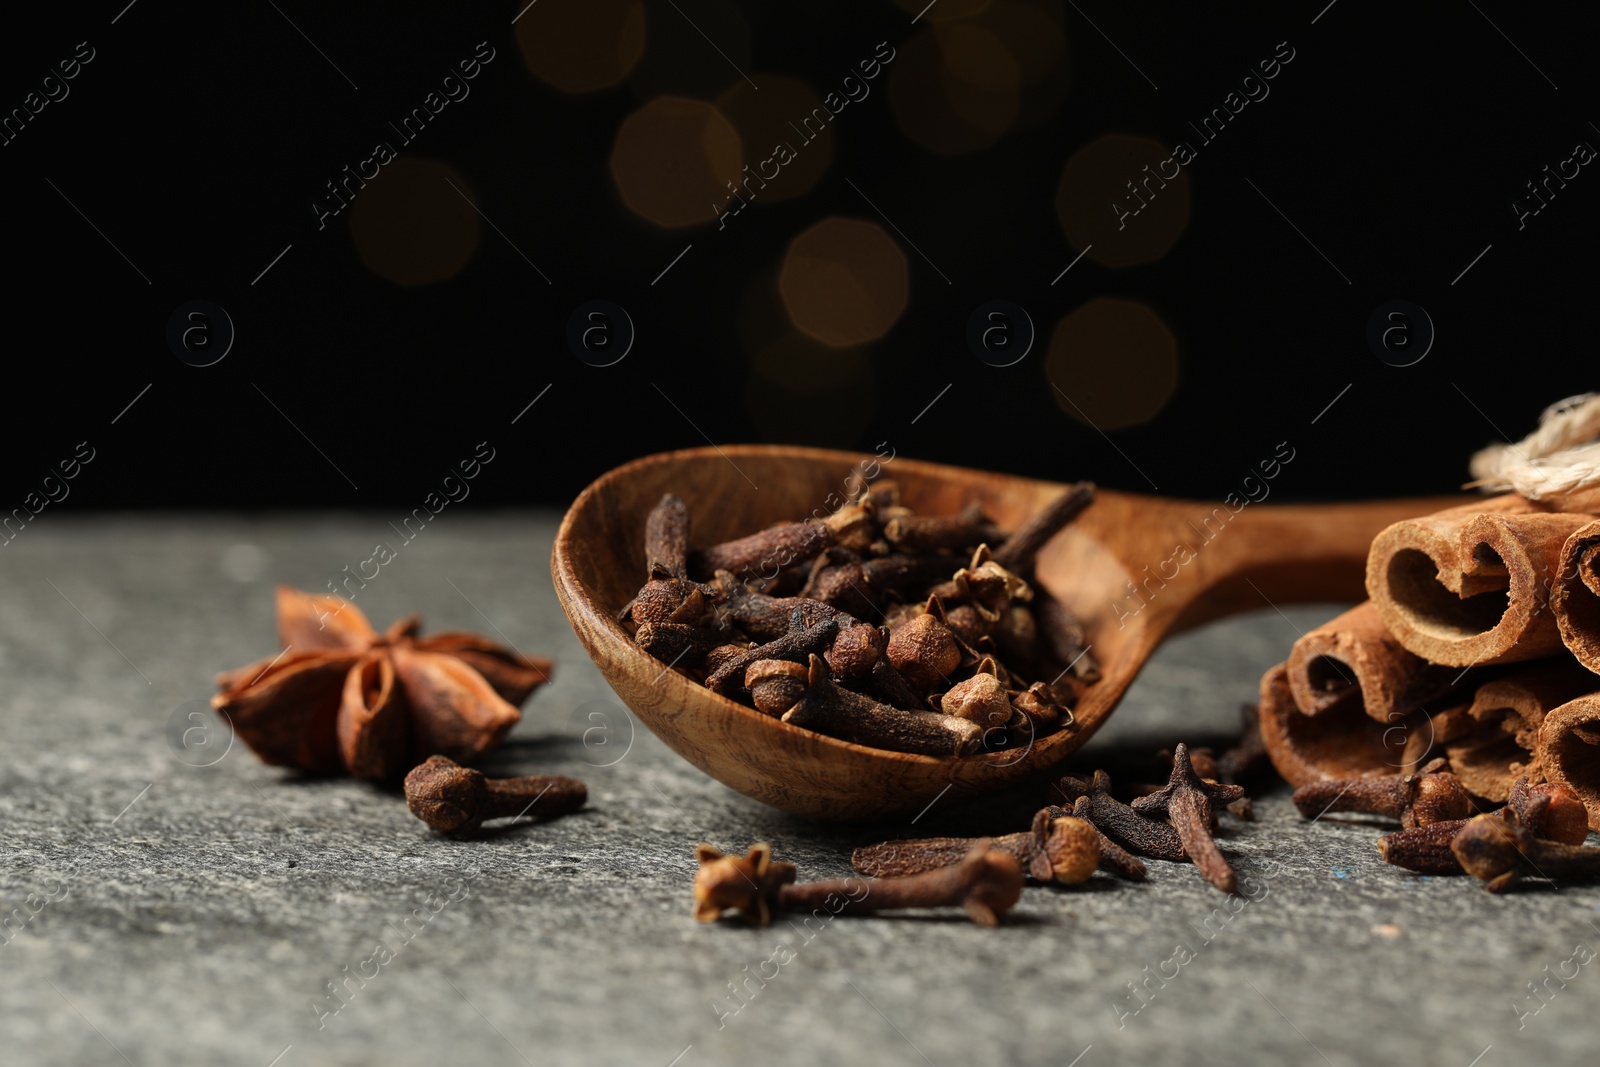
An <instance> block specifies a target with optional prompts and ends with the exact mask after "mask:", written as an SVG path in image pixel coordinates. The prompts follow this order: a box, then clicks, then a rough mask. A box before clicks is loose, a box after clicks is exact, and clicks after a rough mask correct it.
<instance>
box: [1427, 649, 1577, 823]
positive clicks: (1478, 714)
mask: <svg viewBox="0 0 1600 1067" xmlns="http://www.w3.org/2000/svg"><path fill="white" fill-rule="evenodd" d="M1595 690H1600V678H1597V677H1595V676H1594V675H1592V674H1590V673H1589V672H1588V671H1586V670H1584V669H1583V668H1582V667H1580V666H1579V665H1578V664H1576V663H1574V662H1572V661H1571V660H1570V659H1561V660H1556V661H1553V662H1550V663H1544V664H1540V665H1539V666H1537V667H1533V668H1531V669H1529V670H1525V671H1519V672H1518V673H1516V674H1514V675H1511V676H1509V677H1506V678H1500V679H1497V680H1495V681H1492V682H1487V683H1485V684H1483V685H1481V686H1479V687H1478V691H1477V694H1476V695H1475V696H1474V697H1473V700H1472V703H1471V704H1470V705H1469V706H1468V708H1467V715H1468V717H1469V718H1470V719H1471V722H1472V726H1473V729H1471V730H1470V731H1469V732H1467V733H1466V734H1465V735H1464V736H1460V737H1458V738H1454V739H1452V740H1449V741H1446V742H1445V743H1444V744H1443V745H1442V750H1443V754H1444V755H1445V756H1446V757H1447V758H1448V759H1449V760H1450V769H1451V771H1453V772H1454V773H1455V775H1456V777H1457V778H1458V779H1460V781H1461V784H1462V785H1463V786H1464V787H1465V788H1466V790H1467V792H1469V793H1471V794H1473V795H1474V796H1477V797H1481V798H1483V799H1484V800H1489V801H1494V802H1495V803H1500V804H1503V803H1505V802H1506V801H1507V800H1508V799H1509V798H1510V796H1511V785H1512V783H1513V782H1515V781H1516V780H1517V779H1518V778H1519V777H1522V776H1524V775H1526V776H1527V778H1528V781H1529V783H1530V784H1532V785H1538V784H1539V783H1540V782H1543V781H1545V780H1546V779H1547V775H1546V772H1545V769H1544V764H1543V761H1542V760H1541V759H1540V758H1539V755H1538V752H1537V748H1538V739H1539V731H1540V727H1541V726H1542V725H1543V723H1544V720H1545V718H1546V717H1547V716H1548V714H1549V712H1550V711H1551V710H1552V709H1554V708H1556V707H1558V706H1560V705H1562V704H1565V703H1567V702H1568V701H1570V700H1572V699H1573V698H1575V697H1578V696H1581V695H1583V694H1585V693H1589V692H1592V691H1595Z"/></svg>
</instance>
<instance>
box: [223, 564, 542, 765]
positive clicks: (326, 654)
mask: <svg viewBox="0 0 1600 1067" xmlns="http://www.w3.org/2000/svg"><path fill="white" fill-rule="evenodd" d="M277 597H278V602H277V607H278V640H279V641H280V642H281V643H282V644H283V645H284V646H285V648H284V651H283V652H280V653H278V654H277V655H276V656H274V657H272V658H271V659H267V660H262V661H260V662H258V663H254V664H251V665H250V666H247V667H241V668H239V669H238V670H234V671H226V672H224V673H222V674H219V675H218V676H217V686H218V688H219V689H220V690H221V691H220V692H219V693H218V694H217V695H216V696H214V697H213V698H212V700H211V705H212V707H214V708H217V709H218V710H219V711H222V712H225V713H226V714H227V715H228V717H229V719H230V721H231V722H232V724H233V727H234V729H235V730H236V731H237V733H238V735H239V737H240V738H242V739H243V740H244V742H245V743H246V744H247V745H249V746H250V748H251V749H252V750H254V751H255V753H256V755H258V756H260V757H261V759H262V760H263V761H264V762H266V763H269V764H273V765H275V766H281V767H295V768H298V769H300V770H304V771H310V772H312V773H314V774H333V773H337V772H338V771H340V770H344V771H347V772H348V773H350V774H352V775H354V776H355V777H357V778H365V779H369V780H372V781H386V780H393V779H397V778H399V777H400V776H401V775H402V774H404V773H405V772H406V771H407V770H409V769H410V768H412V767H414V766H416V765H417V763H418V762H420V761H421V760H422V759H424V758H426V757H427V756H429V755H431V754H433V753H442V754H445V755H448V756H450V757H451V758H453V759H457V760H461V761H463V762H468V763H470V762H473V761H475V760H476V759H477V758H478V757H480V756H482V755H483V754H484V753H485V752H487V751H489V750H490V749H492V748H494V747H495V746H496V745H498V744H499V743H500V741H501V740H502V739H503V738H504V737H505V735H506V733H507V731H509V730H510V729H511V727H512V726H514V725H515V724H516V723H517V721H518V720H519V719H521V717H522V715H521V713H520V712H518V711H517V707H516V705H518V704H521V703H522V702H523V701H524V700H526V699H527V698H528V696H529V694H531V693H532V692H533V690H534V689H536V688H538V687H539V685H541V684H542V683H544V682H546V681H548V680H549V678H550V661H549V660H547V659H542V658H537V657H525V656H523V655H522V654H521V653H519V652H517V651H516V650H515V649H512V648H508V647H506V646H504V645H500V644H498V643H496V642H493V641H490V640H488V639H487V638H483V637H479V636H477V635H476V634H470V633H463V632H449V633H439V634H434V635H433V636H431V637H419V636H418V635H417V634H418V630H419V628H420V626H421V623H420V621H419V620H418V619H417V618H416V617H415V616H412V617H410V618H407V619H402V620H400V621H399V622H396V623H395V624H394V625H392V626H390V627H389V629H388V630H387V631H386V632H385V633H383V634H379V633H377V632H376V631H374V630H373V628H372V624H371V623H369V622H368V621H367V618H366V616H365V615H363V614H362V613H361V612H360V610H358V609H357V608H356V606H355V605H354V604H351V603H350V602H349V601H346V600H341V599H339V598H337V597H326V596H313V595H311V594H309V593H302V592H299V591H297V590H294V589H290V588H288V587H287V586H279V587H278V591H277Z"/></svg>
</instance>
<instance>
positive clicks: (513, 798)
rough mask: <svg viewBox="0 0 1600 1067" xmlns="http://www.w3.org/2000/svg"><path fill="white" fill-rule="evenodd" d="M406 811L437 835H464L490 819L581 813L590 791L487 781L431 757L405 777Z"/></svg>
mask: <svg viewBox="0 0 1600 1067" xmlns="http://www.w3.org/2000/svg"><path fill="white" fill-rule="evenodd" d="M405 784H406V807H408V808H410V809H411V814H413V815H415V816H416V817H417V818H419V819H421V820H422V821H423V822H425V823H427V824H428V825H429V826H430V827H432V828H433V829H435V830H438V831H439V832H441V833H446V834H455V835H466V834H470V833H472V832H474V831H476V830H477V829H478V828H479V827H480V826H481V825H482V824H483V823H484V822H485V821H486V820H488V819H510V818H517V817H520V816H523V815H530V816H533V817H534V818H539V819H553V818H555V817H557V816H560V815H568V814H570V813H572V812H574V811H577V810H578V809H579V808H581V807H583V805H584V802H585V801H586V800H587V799H588V797H589V791H588V789H586V788H585V787H584V784H583V783H582V782H580V781H578V779H576V778H566V777H563V776H561V775H530V776H527V777H523V778H486V777H484V775H483V772H481V771H476V770H473V769H472V768H471V767H463V766H461V765H460V764H458V763H456V762H455V761H454V760H451V759H446V758H445V757H444V756H429V757H428V758H427V759H426V760H424V761H423V762H422V763H420V764H418V765H417V766H416V767H413V768H412V770H411V773H410V774H407V775H406V783H405Z"/></svg>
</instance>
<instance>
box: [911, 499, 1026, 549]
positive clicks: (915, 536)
mask: <svg viewBox="0 0 1600 1067" xmlns="http://www.w3.org/2000/svg"><path fill="white" fill-rule="evenodd" d="M995 534H996V531H995V529H994V527H993V526H991V525H990V524H989V523H987V522H985V521H984V519H983V506H982V505H981V504H979V503H977V502H976V501H974V502H972V503H970V504H968V505H967V506H966V507H965V508H962V509H961V514H959V515H901V516H897V517H895V518H893V519H890V520H889V521H888V522H887V523H885V524H884V527H883V535H884V536H885V537H886V538H888V539H889V543H890V544H892V545H894V546H895V547H896V548H899V549H901V550H902V551H910V552H937V551H939V550H940V549H949V550H951V551H956V552H959V551H961V550H962V549H965V548H970V547H971V546H973V545H976V544H979V543H980V542H983V541H997V540H999V538H998V537H996V536H995Z"/></svg>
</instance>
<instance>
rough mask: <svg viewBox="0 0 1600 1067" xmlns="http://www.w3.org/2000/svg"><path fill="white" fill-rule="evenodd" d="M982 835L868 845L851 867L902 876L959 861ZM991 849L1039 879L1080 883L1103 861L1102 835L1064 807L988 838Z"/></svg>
mask: <svg viewBox="0 0 1600 1067" xmlns="http://www.w3.org/2000/svg"><path fill="white" fill-rule="evenodd" d="M982 840H985V839H983V838H974V837H929V838H923V839H921V840H916V841H885V842H884V843H883V844H881V845H866V846H864V847H862V848H858V849H856V850H855V851H854V852H853V853H851V855H850V866H852V867H854V868H855V869H856V870H857V871H858V872H860V873H861V874H865V875H870V876H872V877H875V878H903V877H905V876H906V875H911V874H921V873H923V872H925V871H932V870H938V869H939V868H941V867H948V866H950V865H951V864H955V863H960V862H961V860H962V859H964V858H965V857H966V856H967V854H968V853H970V852H971V851H972V848H973V846H975V845H977V844H978V843H979V842H980V841H982ZM989 847H990V848H992V849H998V850H999V851H1001V852H1006V853H1009V854H1010V855H1012V856H1014V857H1015V858H1016V860H1017V862H1018V863H1020V864H1021V865H1022V869H1023V870H1024V871H1025V872H1026V873H1027V874H1028V876H1029V877H1030V878H1032V879H1034V880H1035V881H1039V882H1056V883H1057V884H1060V885H1076V884H1077V883H1079V882H1083V881H1087V880H1088V878H1089V876H1090V875H1092V874H1093V873H1094V870H1095V867H1096V866H1098V865H1099V863H1100V858H1101V853H1100V836H1099V834H1098V833H1097V832H1096V831H1095V828H1094V827H1093V826H1092V825H1090V824H1089V823H1087V822H1085V821H1084V820H1082V819H1078V818H1074V817H1072V816H1071V815H1068V814H1067V813H1066V812H1065V811H1063V810H1062V809H1060V808H1044V809H1042V810H1041V811H1039V812H1038V813H1037V814H1035V815H1034V817H1033V825H1032V826H1031V827H1030V828H1029V829H1027V830H1025V831H1022V832H1020V833H1015V834H1005V835H1003V836H1001V837H996V838H993V839H989Z"/></svg>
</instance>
